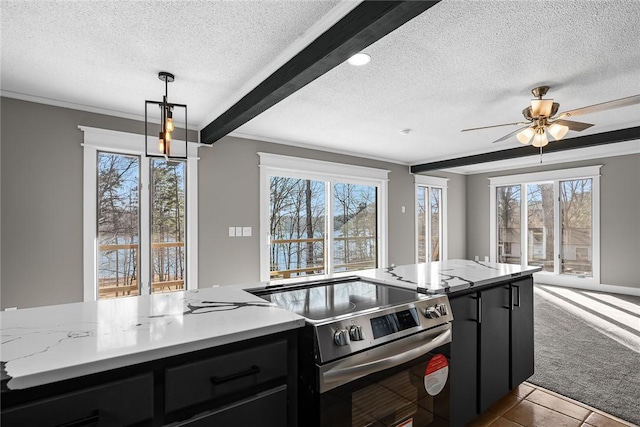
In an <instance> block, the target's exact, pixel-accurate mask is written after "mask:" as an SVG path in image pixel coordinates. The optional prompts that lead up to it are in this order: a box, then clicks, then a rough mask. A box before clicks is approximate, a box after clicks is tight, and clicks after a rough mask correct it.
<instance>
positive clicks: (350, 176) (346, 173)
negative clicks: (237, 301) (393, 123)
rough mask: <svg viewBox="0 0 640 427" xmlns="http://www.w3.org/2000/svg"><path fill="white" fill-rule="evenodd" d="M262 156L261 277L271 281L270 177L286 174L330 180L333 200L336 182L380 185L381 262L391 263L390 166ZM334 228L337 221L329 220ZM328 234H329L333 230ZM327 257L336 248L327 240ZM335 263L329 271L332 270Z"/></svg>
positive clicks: (267, 154) (274, 155) (329, 197)
mask: <svg viewBox="0 0 640 427" xmlns="http://www.w3.org/2000/svg"><path fill="white" fill-rule="evenodd" d="M257 154H258V156H260V280H261V281H263V282H268V281H270V280H271V278H270V276H269V265H270V259H269V257H270V254H269V246H270V241H269V237H270V236H269V196H270V195H269V177H271V176H283V177H289V178H299V179H311V180H316V181H324V182H328V183H329V184H327V185H328V187H329V188H328V190H327V192H326V197H327V200H332V194H331V193H332V191H333V185H332V184H333V183H334V182H342V183H349V184H360V185H372V186H376V187H378V203H377V204H378V212H377V215H378V230H377V233H378V260H377V261H378V266H379V267H383V266H386V265H387V264H388V262H389V261H388V260H389V254H388V235H387V229H388V187H389V172H390V171H389V170H385V169H377V168H370V167H365V166H355V165H349V164H344V163H334V162H326V161H322V160H314V159H305V158H300V157H291V156H283V155H280V154H271V153H263V152H258V153H257ZM332 210H333V206H332V203H328V210H327V212H326V215H327V217H328V219H329V221H332V219H333V212H332ZM328 229H329V230H333V225H332V224H328ZM325 238H327V239H328V238H329V234H328V233H327V236H326V237H325ZM325 247H326V248H327V249H326V250H327V252H326V256H327V259H332V253H331V252H332V248H331V245H329V244H328V242H325ZM332 265H333V264H332V263H329V271H327V274H332V273H333V272H332V271H331V267H332Z"/></svg>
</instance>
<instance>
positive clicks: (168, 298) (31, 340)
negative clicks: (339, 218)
mask: <svg viewBox="0 0 640 427" xmlns="http://www.w3.org/2000/svg"><path fill="white" fill-rule="evenodd" d="M1 322H2V323H1V328H2V329H1V330H2V348H1V350H2V351H1V359H2V362H1V363H2V425H3V426H10V425H61V424H65V423H72V422H80V423H83V422H84V423H86V424H87V425H125V424H140V425H162V424H164V423H167V422H173V421H177V420H184V419H189V418H192V417H194V416H200V417H201V418H202V417H206V416H209V417H211V420H210V422H213V421H214V420H225V419H228V418H229V417H237V416H238V412H241V415H243V414H244V415H245V416H246V415H249V416H253V417H254V419H255V417H256V416H257V415H256V414H257V412H256V411H258V410H259V409H260V408H262V407H267V408H272V409H273V412H274V413H275V415H274V417H272V418H273V422H271V423H269V422H268V420H266V421H265V418H264V417H263V416H261V417H260V418H259V419H260V420H261V421H262V422H263V424H262V425H274V426H275V425H287V424H289V425H294V423H295V421H294V420H295V418H296V415H295V394H296V391H295V390H296V381H295V375H296V373H295V366H296V357H297V349H296V329H297V328H299V327H301V326H303V325H304V319H303V318H301V317H300V316H297V315H295V314H293V313H290V312H288V311H286V310H283V309H280V308H277V307H275V306H273V305H272V304H270V303H268V302H266V301H264V300H262V299H261V298H258V297H255V296H253V295H251V294H249V293H246V292H244V291H242V290H238V289H234V288H225V287H217V288H205V289H198V290H193V291H180V292H175V293H165V294H155V295H148V296H138V297H129V298H121V299H114V300H102V301H97V302H85V303H74V304H64V305H58V306H48V307H39V308H31V309H22V310H15V311H8V312H2V314H1ZM245 365H246V368H245ZM288 401H289V402H294V404H293V405H289V404H288ZM243 404H244V406H243ZM234 408H235V409H234ZM237 408H241V409H240V410H238V409H237ZM225 411H227V412H225ZM287 411H291V412H289V413H288V412H287ZM212 414H213V415H212ZM216 414H217V415H216ZM252 414H253V415H252ZM34 417H35V418H34ZM240 419H242V418H240ZM80 425H85V424H80ZM185 425H186V424H185Z"/></svg>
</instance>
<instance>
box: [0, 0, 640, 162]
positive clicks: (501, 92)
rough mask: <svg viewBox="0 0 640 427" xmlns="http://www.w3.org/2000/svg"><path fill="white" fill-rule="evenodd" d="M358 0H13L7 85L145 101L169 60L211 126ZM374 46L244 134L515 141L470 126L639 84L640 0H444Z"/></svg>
mask: <svg viewBox="0 0 640 427" xmlns="http://www.w3.org/2000/svg"><path fill="white" fill-rule="evenodd" d="M355 4H357V2H340V1H338V0H336V1H306V0H305V1H302V0H301V1H293V0H290V1H135V2H134V1H91V2H89V1H83V2H80V1H78V2H53V1H39V2H35V1H2V2H1V5H2V80H1V89H2V94H3V95H5V96H12V97H18V98H23V99H34V100H45V102H52V103H56V102H62V103H70V105H71V106H74V107H75V108H84V109H100V110H103V111H111V112H113V113H114V114H117V115H125V116H127V115H129V116H132V117H140V115H142V114H143V111H144V110H143V108H144V102H143V101H144V100H145V99H154V100H155V99H160V97H161V95H162V92H163V90H164V88H163V84H162V82H160V81H159V80H158V79H157V77H156V75H157V72H158V71H160V70H166V71H170V72H172V73H174V74H175V75H176V82H175V83H172V84H170V86H169V99H170V100H171V101H172V102H178V103H186V104H188V106H189V115H190V120H192V124H193V125H194V126H192V127H195V128H197V129H201V128H202V127H204V126H205V125H207V124H208V123H209V122H210V121H212V120H213V119H214V118H215V117H217V115H218V114H220V113H221V112H222V111H224V108H226V107H228V106H230V105H231V104H232V103H233V102H234V101H235V100H237V99H239V98H240V96H241V95H242V94H243V92H245V93H246V91H248V89H251V87H252V84H253V85H255V84H254V83H252V82H255V83H257V82H258V81H259V80H260V79H259V77H260V76H263V78H264V77H266V74H265V73H266V72H268V70H270V69H271V70H273V64H274V63H277V62H280V63H281V62H282V61H281V59H282V57H283V55H285V56H286V54H287V52H291V51H292V50H296V49H297V50H299V48H301V47H302V45H301V44H302V43H303V42H304V41H305V40H308V41H310V39H309V38H310V34H313V33H314V31H315V32H317V31H318V28H321V27H322V25H325V26H326V25H328V23H329V22H331V19H333V18H335V16H336V15H339V14H344V13H346V11H348V10H349V9H350V8H353V7H354V6H355ZM332 16H333V18H332ZM163 38H164V39H163ZM365 52H367V53H369V54H370V55H371V57H372V61H371V63H369V64H368V65H367V66H364V67H352V66H350V65H348V64H342V65H340V66H338V67H336V68H335V69H333V70H332V71H330V72H329V73H327V74H325V75H324V76H322V77H320V78H318V79H317V80H315V81H314V82H312V83H311V84H309V85H308V86H306V87H304V88H302V89H301V90H300V91H298V92H296V93H295V94H293V95H292V96H290V97H289V98H287V99H285V100H284V101H282V102H280V103H279V104H277V105H275V106H274V107H272V108H270V109H269V110H267V111H265V112H264V113H262V114H261V115H259V116H258V117H256V118H254V119H253V120H251V121H250V122H248V123H246V124H245V125H243V126H241V127H240V128H239V129H237V131H236V132H234V134H237V135H247V136H251V137H255V138H258V139H264V140H270V141H276V142H281V143H289V144H292V145H302V146H310V147H316V148H319V149H325V150H330V151H337V152H346V153H353V154H355V155H361V156H366V157H373V158H381V159H388V160H391V161H395V162H399V163H406V164H417V163H422V162H429V161H435V160H441V159H446V158H451V157H458V156H463V155H469V154H476V153H482V152H487V151H494V150H499V149H504V148H510V147H516V146H518V145H519V144H518V142H517V141H516V140H515V138H511V139H510V140H507V141H504V142H502V143H498V144H491V141H493V140H495V139H497V138H499V137H500V136H502V135H504V134H506V133H509V132H510V131H511V130H514V128H511V127H505V128H498V129H488V130H482V131H476V132H468V133H461V132H460V130H461V129H463V128H468V127H477V126H485V125H492V124H499V123H510V122H516V121H521V120H522V115H521V111H522V109H523V108H525V107H526V106H527V105H528V103H529V100H530V98H531V97H532V96H531V93H530V90H531V89H532V88H533V87H535V86H538V85H541V84H546V85H549V86H551V90H550V91H549V94H548V95H547V97H551V98H554V99H555V101H556V102H559V103H560V110H561V111H563V110H568V109H574V108H578V107H583V106H586V105H591V104H595V103H600V102H604V101H608V100H611V99H616V98H622V97H626V96H630V95H636V94H640V1H638V0H617V1H602V2H596V1H584V0H576V1H570V0H555V1H553V0H552V1H524V0H523V1H488V0H479V1H446V0H445V1H443V2H441V3H439V4H437V5H436V6H434V7H432V8H431V9H429V10H428V11H427V12H425V13H423V14H422V15H420V16H418V17H417V18H415V19H414V20H412V21H410V22H409V23H407V24H405V25H404V26H403V27H401V28H400V29H398V30H396V31H394V32H393V33H391V34H389V35H388V36H386V37H384V38H383V39H381V40H379V41H378V42H376V43H374V44H373V45H371V46H370V47H369V48H367V49H365ZM63 105H64V104H63ZM576 120H579V121H585V122H590V123H595V124H596V126H593V127H592V128H590V129H588V130H586V131H584V132H581V133H579V134H578V133H576V132H570V133H569V134H568V135H567V138H569V137H571V136H577V135H581V134H590V133H600V132H604V131H608V130H614V129H621V128H626V127H630V126H638V125H640V105H636V106H631V107H625V108H621V109H617V110H613V111H608V112H601V113H594V114H589V115H585V116H581V117H580V118H579V119H576ZM405 128H409V129H412V131H411V132H410V133H409V134H408V135H403V134H402V133H400V130H401V129H405ZM552 143H554V142H552ZM558 143H561V142H558Z"/></svg>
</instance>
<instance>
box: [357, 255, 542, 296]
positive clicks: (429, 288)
mask: <svg viewBox="0 0 640 427" xmlns="http://www.w3.org/2000/svg"><path fill="white" fill-rule="evenodd" d="M541 270H542V267H538V266H526V267H522V266H520V265H515V264H500V263H491V262H481V261H470V260H464V259H452V260H448V261H437V262H430V263H420V264H408V265H400V266H395V267H389V268H378V269H375V270H366V271H363V272H356V273H355V274H357V275H358V276H360V277H362V278H369V279H373V280H376V281H380V282H384V283H387V284H390V285H395V286H402V287H408V288H411V289H418V290H419V291H421V292H424V293H427V294H451V293H454V292H459V291H463V290H466V289H469V288H472V287H475V288H478V287H481V286H485V285H490V284H492V283H496V282H501V281H504V280H508V279H511V278H518V277H523V276H528V275H531V274H533V273H535V272H538V271H541Z"/></svg>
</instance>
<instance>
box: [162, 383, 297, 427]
mask: <svg viewBox="0 0 640 427" xmlns="http://www.w3.org/2000/svg"><path fill="white" fill-rule="evenodd" d="M286 425H287V387H286V386H284V385H283V386H280V387H277V388H274V389H271V390H269V391H267V392H264V393H260V394H258V395H256V396H252V397H250V398H248V399H245V400H242V401H240V402H238V403H236V404H233V405H229V406H226V407H224V408H220V409H219V410H217V411H215V412H211V413H208V414H203V415H199V416H196V417H193V418H192V419H190V420H187V421H184V422H181V423H178V424H174V427H210V426H260V427H282V426H286Z"/></svg>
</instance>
